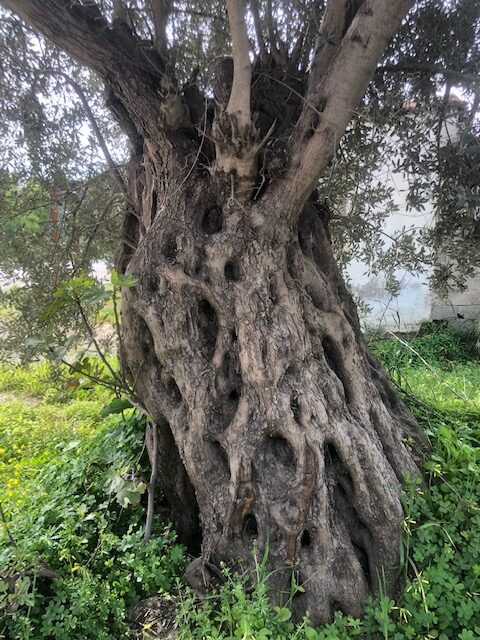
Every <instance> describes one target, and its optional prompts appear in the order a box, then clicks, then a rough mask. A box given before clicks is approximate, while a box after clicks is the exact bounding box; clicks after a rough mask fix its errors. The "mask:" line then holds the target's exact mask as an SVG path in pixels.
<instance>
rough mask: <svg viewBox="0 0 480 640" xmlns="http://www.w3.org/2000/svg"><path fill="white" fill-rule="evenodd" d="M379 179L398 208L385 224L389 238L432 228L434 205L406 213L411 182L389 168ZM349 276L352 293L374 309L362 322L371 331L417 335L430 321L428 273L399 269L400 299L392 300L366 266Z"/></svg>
mask: <svg viewBox="0 0 480 640" xmlns="http://www.w3.org/2000/svg"><path fill="white" fill-rule="evenodd" d="M377 177H378V179H380V180H382V181H384V182H386V183H387V184H388V186H391V187H393V190H394V201H395V204H396V205H397V206H398V211H396V212H394V213H392V215H391V216H389V217H388V218H387V219H386V221H385V225H384V231H385V233H386V234H387V235H388V236H392V237H395V235H396V234H398V233H399V232H402V231H403V230H404V229H408V228H410V227H425V226H427V225H430V224H432V220H433V211H432V207H431V205H428V204H427V205H426V207H425V210H424V211H407V208H406V195H407V193H408V179H407V177H406V176H405V175H404V174H403V173H397V172H395V171H393V170H392V169H391V168H390V167H388V166H387V165H386V166H385V167H384V169H383V171H382V172H381V173H379V174H378V176H377ZM385 243H386V245H387V246H388V245H389V244H391V243H392V241H391V240H389V239H388V238H387V237H386V239H385ZM347 273H348V276H349V278H350V282H351V285H352V290H353V293H354V294H355V295H357V296H358V297H359V298H360V299H361V300H362V301H363V302H364V303H365V304H366V305H368V306H369V307H370V308H371V311H370V312H369V313H368V314H366V315H365V316H364V318H363V320H364V323H365V324H366V325H367V326H368V327H370V328H374V329H383V330H392V331H414V330H416V329H418V327H419V326H420V325H421V323H422V322H424V321H425V320H429V319H430V317H431V310H432V297H431V294H430V290H429V287H428V273H427V274H420V275H412V274H410V273H408V272H407V271H405V270H404V269H397V270H396V272H395V275H396V278H397V280H398V281H399V282H400V286H401V289H400V294H399V295H398V296H397V297H392V296H391V295H390V294H389V293H388V292H387V290H386V287H385V279H384V278H383V276H379V275H369V274H368V271H367V265H365V264H363V263H361V262H359V261H357V260H354V261H352V262H351V263H350V264H349V266H348V269H347Z"/></svg>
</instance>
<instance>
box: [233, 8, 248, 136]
mask: <svg viewBox="0 0 480 640" xmlns="http://www.w3.org/2000/svg"><path fill="white" fill-rule="evenodd" d="M227 11H228V21H229V24H230V34H231V36H232V57H233V85H232V91H231V93H230V99H229V101H228V105H227V113H228V114H229V115H234V116H235V117H236V119H237V123H238V125H239V126H240V127H247V126H248V125H250V124H251V113H250V86H251V77H252V69H251V64H250V56H249V51H250V43H249V41H248V36H247V26H246V24H245V14H244V8H243V0H227Z"/></svg>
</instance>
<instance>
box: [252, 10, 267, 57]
mask: <svg viewBox="0 0 480 640" xmlns="http://www.w3.org/2000/svg"><path fill="white" fill-rule="evenodd" d="M250 8H251V10H252V16H253V24H254V26H255V36H256V38H257V45H258V48H259V49H260V51H263V50H264V49H265V39H264V37H263V32H262V21H261V20H260V11H259V9H258V0H251V2H250Z"/></svg>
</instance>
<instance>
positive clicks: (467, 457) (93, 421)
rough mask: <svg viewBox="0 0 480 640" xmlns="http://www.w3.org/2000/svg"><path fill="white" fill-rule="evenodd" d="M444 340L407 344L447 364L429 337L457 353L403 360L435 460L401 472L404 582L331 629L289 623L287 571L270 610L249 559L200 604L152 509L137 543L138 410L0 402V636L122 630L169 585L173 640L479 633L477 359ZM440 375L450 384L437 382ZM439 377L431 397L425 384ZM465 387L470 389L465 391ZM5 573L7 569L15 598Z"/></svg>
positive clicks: (76, 635)
mask: <svg viewBox="0 0 480 640" xmlns="http://www.w3.org/2000/svg"><path fill="white" fill-rule="evenodd" d="M440 334H441V332H440V331H439V332H438V333H435V334H434V336H433V337H428V336H424V337H423V338H424V341H423V346H422V344H421V343H419V342H418V340H420V338H418V339H417V343H416V347H415V350H416V351H418V352H419V353H421V355H422V356H423V357H425V358H427V356H428V357H429V358H430V360H431V361H432V362H434V363H436V364H438V363H440V362H441V363H442V366H443V367H444V368H445V367H446V366H447V363H446V361H445V360H444V357H445V355H444V354H445V352H443V355H440V357H438V356H437V354H436V352H435V350H434V349H433V348H432V346H431V342H432V341H435V342H436V343H437V344H439V345H446V346H448V345H450V346H448V348H449V349H453V348H454V349H455V350H456V351H455V353H457V354H458V356H459V360H460V362H457V363H450V364H449V366H448V368H449V371H447V372H445V371H443V372H442V371H441V369H438V371H435V373H432V372H431V371H430V370H428V369H426V368H425V367H424V366H422V365H418V364H415V365H413V364H412V363H409V362H407V363H406V364H404V365H403V366H402V365H399V366H398V370H399V371H400V372H401V376H400V379H401V381H402V383H403V391H402V393H404V396H405V400H406V401H407V402H408V403H409V405H410V407H411V409H412V411H413V412H414V414H415V415H416V417H417V419H418V420H419V422H420V424H421V425H422V427H423V429H424V431H425V432H426V434H427V435H428V437H429V439H430V441H431V443H432V453H431V455H430V457H429V459H428V460H427V461H426V462H425V474H426V476H425V481H424V483H423V484H420V483H419V482H418V481H417V480H415V481H414V480H412V479H406V484H405V496H404V508H405V521H404V537H403V543H402V547H401V550H400V555H399V571H401V572H402V574H403V576H404V585H405V586H404V589H403V591H402V592H401V593H400V594H398V596H397V597H396V598H395V599H392V598H389V597H387V596H386V595H384V594H382V593H380V594H379V596H377V597H376V598H375V599H372V600H370V601H369V602H368V603H367V605H366V608H365V616H364V618H363V619H361V620H360V619H354V618H352V617H349V616H345V615H344V614H342V613H341V612H337V613H336V614H335V619H334V621H333V622H332V623H331V624H328V625H324V626H322V627H319V628H314V627H313V626H312V625H311V623H310V621H309V620H308V618H306V619H304V620H302V621H300V622H299V623H294V622H293V621H292V618H291V612H290V608H289V605H290V603H291V599H292V597H293V596H294V595H295V594H297V593H301V591H302V586H301V585H299V584H297V582H296V580H295V575H294V573H293V575H292V584H291V592H290V594H289V596H288V595H287V597H286V600H287V602H286V604H285V606H278V605H275V604H273V603H272V602H271V601H270V600H269V598H268V593H267V591H268V589H267V581H268V575H267V573H266V567H265V562H264V561H262V560H260V561H259V562H258V563H257V565H256V566H257V574H256V576H254V578H255V579H254V580H253V581H252V580H251V579H247V576H246V575H238V574H234V573H232V572H231V571H230V570H229V569H228V568H225V575H226V582H225V584H223V585H222V586H221V587H220V588H219V590H218V592H216V593H213V594H211V595H209V596H207V598H206V599H205V601H204V602H203V603H201V604H199V603H198V601H196V600H195V599H194V598H193V596H192V594H190V593H189V592H188V590H186V589H185V587H184V586H183V584H182V583H181V579H180V576H181V574H182V572H183V566H184V563H185V553H184V550H183V549H182V548H181V547H180V546H178V545H176V544H175V540H174V534H173V532H172V531H171V529H170V528H169V527H165V525H163V524H162V523H161V522H160V521H159V520H158V518H157V517H156V518H155V524H154V535H153V537H152V539H151V541H150V542H148V543H147V544H145V543H144V542H143V532H144V528H143V520H144V516H145V512H144V508H143V506H142V504H141V503H142V500H143V499H144V498H143V495H144V494H143V492H144V490H145V480H144V478H145V477H146V473H147V469H146V468H144V465H146V463H147V461H146V459H145V454H144V453H143V454H142V448H143V430H144V423H143V419H142V418H140V417H139V416H136V415H134V416H133V417H130V418H124V417H123V416H122V414H111V415H109V416H108V417H106V418H103V419H102V418H101V416H100V409H101V407H102V406H103V405H104V404H105V402H104V397H103V395H102V396H101V397H100V396H99V397H95V392H94V391H91V392H90V394H91V396H90V398H89V399H88V400H87V399H82V400H75V399H74V400H70V401H67V402H64V403H62V404H58V403H57V404H55V403H53V402H52V400H50V404H39V403H38V398H37V399H35V398H33V400H34V401H35V402H36V406H28V405H26V406H25V405H23V406H22V405H21V404H20V403H18V402H17V403H15V402H7V403H5V407H2V408H1V409H0V437H1V436H2V435H3V436H5V434H7V433H8V434H10V437H9V438H4V440H5V441H6V446H4V445H2V446H4V451H3V453H2V455H1V456H0V463H1V464H3V467H2V469H3V471H2V474H3V475H2V478H1V480H2V481H3V485H4V486H5V487H6V489H5V490H4V491H3V492H2V495H1V496H0V500H1V502H2V506H3V508H4V510H5V513H6V517H7V524H8V532H10V534H11V535H12V536H13V538H14V540H15V542H16V546H13V545H12V544H11V543H10V541H9V539H8V532H7V530H6V529H5V527H3V529H2V530H1V533H0V566H1V567H2V569H1V577H0V612H3V613H0V619H1V618H2V615H3V618H4V621H3V622H2V623H0V637H2V636H1V632H2V624H3V634H4V637H5V638H6V639H7V640H11V639H14V638H15V639H22V640H23V639H25V640H49V639H50V638H52V639H55V640H57V639H58V640H67V638H68V639H70V638H72V639H73V640H76V639H78V640H80V639H82V640H83V639H84V638H85V639H90V638H91V639H93V638H102V639H104V640H114V639H115V640H117V639H121V638H125V639H126V638H128V627H127V624H126V615H127V612H128V610H129V608H131V607H132V606H135V604H137V603H138V601H139V600H140V599H143V598H144V597H147V596H149V595H153V594H156V593H159V592H160V593H161V592H166V591H170V592H172V591H175V592H177V593H179V594H180V604H179V608H178V622H179V628H180V634H181V638H182V640H210V639H211V640H219V639H220V638H222V639H231V640H237V639H238V640H267V639H268V640H350V639H352V638H358V639H361V640H433V639H438V640H457V639H458V640H473V639H474V638H477V637H479V636H480V508H479V504H480V457H479V454H480V404H479V401H478V387H477V391H476V393H477V395H476V394H475V393H474V391H473V385H474V381H475V380H478V377H479V369H480V367H479V365H478V363H477V361H476V360H470V361H467V357H466V356H465V352H464V351H462V349H463V347H461V344H462V343H461V342H460V347H459V346H458V344H457V343H456V342H455V336H453V335H452V334H450V332H447V335H444V336H442V335H440ZM427 338H428V339H427ZM397 345H398V343H397V341H395V340H393V339H392V341H391V342H390V344H387V342H386V341H384V340H382V342H381V349H380V355H382V350H383V353H384V354H385V353H386V354H387V356H386V359H387V363H388V358H389V357H390V354H391V351H389V350H391V349H394V348H397ZM452 345H453V346H452ZM378 352H379V350H377V353H378ZM459 371H462V372H463V373H462V376H463V377H462V376H460V375H459ZM10 372H11V375H10V376H9V375H8V370H7V369H6V368H3V369H0V392H2V391H3V392H4V393H5V390H6V389H8V390H9V391H8V393H11V392H16V393H19V394H25V399H27V400H28V398H29V397H32V396H31V394H37V395H40V394H41V393H42V392H45V391H48V395H49V396H50V398H52V397H55V395H54V394H55V389H57V392H58V385H59V384H60V383H61V385H63V383H64V380H63V377H62V376H60V378H55V377H52V369H51V365H48V364H41V365H37V366H36V367H30V368H28V369H22V368H14V369H10ZM34 373H36V374H37V376H36V377H35V376H34ZM429 376H431V377H429ZM447 376H448V380H449V386H448V387H447V386H445V385H443V386H442V381H444V379H445V377H447ZM434 380H437V386H436V388H435V389H434V392H435V393H433V392H431V391H429V388H430V387H432V386H434ZM465 381H471V382H472V392H471V393H470V391H469V388H467V387H466V384H465ZM81 393H82V392H81ZM101 393H102V394H103V393H104V392H103V391H102V392H101ZM429 393H430V395H428V394H429ZM28 394H30V396H29V395H28ZM455 394H457V395H461V394H464V395H465V394H466V399H464V400H460V399H459V398H458V397H457V395H455ZM432 398H434V399H435V403H433V402H432ZM426 400H429V401H428V402H426ZM59 424H61V429H58V425H59ZM55 427H56V428H55ZM2 442H3V441H2ZM34 474H35V477H34ZM13 477H15V478H17V479H18V483H17V484H15V485H12V484H11V478H13ZM9 483H10V484H9ZM43 566H47V567H48V568H49V569H51V570H52V571H55V574H56V577H55V578H54V579H53V580H52V579H51V578H46V577H45V576H44V575H42V570H41V569H42V567H43ZM5 576H7V577H8V576H9V577H10V578H11V577H12V576H16V577H15V588H14V590H13V592H12V588H11V585H7V582H6V579H5ZM2 578H3V579H2Z"/></svg>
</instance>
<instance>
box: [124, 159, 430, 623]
mask: <svg viewBox="0 0 480 640" xmlns="http://www.w3.org/2000/svg"><path fill="white" fill-rule="evenodd" d="M141 164H142V166H147V167H149V170H151V171H152V172H153V180H154V182H155V184H156V185H157V198H158V200H157V208H156V215H155V217H153V218H151V219H150V223H149V224H148V226H147V225H145V228H144V229H143V231H141V232H140V233H141V237H140V240H139V246H138V248H137V250H136V251H135V253H134V254H133V255H132V256H131V257H130V258H129V260H128V266H127V272H128V273H131V274H132V275H133V276H134V277H135V278H136V280H137V285H136V286H135V287H133V288H129V289H126V290H125V291H124V292H123V300H122V313H123V339H122V344H123V349H124V351H123V356H122V359H123V362H124V366H125V369H126V371H127V373H128V374H129V375H130V377H131V380H132V381H135V388H136V391H137V394H138V395H139V396H140V397H141V398H142V401H143V402H144V403H145V406H146V408H147V410H148V412H149V414H150V415H152V416H153V417H154V419H155V420H156V421H157V422H158V423H159V424H162V425H163V428H161V429H159V433H164V434H166V436H167V438H168V439H170V444H169V447H168V448H169V449H170V451H173V450H176V451H178V460H180V461H181V465H178V463H176V464H175V468H177V467H180V468H181V467H183V469H184V471H185V476H182V475H180V476H179V477H180V478H181V480H180V482H179V483H178V486H180V487H182V486H185V487H188V486H191V487H193V488H194V492H195V498H196V499H195V501H192V503H194V504H195V505H197V504H198V509H199V514H200V523H201V529H202V548H203V554H204V558H205V559H206V560H210V561H212V562H213V563H214V564H218V563H219V562H220V561H221V560H226V561H228V562H233V563H235V562H236V561H238V559H241V562H242V563H244V565H246V566H249V564H250V562H251V561H252V553H253V548H254V544H255V545H257V546H258V547H259V552H260V553H262V552H263V550H264V549H265V548H266V547H267V546H268V549H269V568H270V569H271V570H272V571H273V574H272V578H271V589H272V594H273V596H274V597H275V598H276V599H277V600H278V601H282V592H285V591H288V585H289V580H290V576H291V571H292V570H293V569H294V568H295V570H296V571H297V572H298V573H299V575H298V579H299V580H300V581H301V582H302V583H304V585H305V593H303V594H301V595H299V596H298V597H297V598H295V599H294V602H293V606H294V609H295V610H296V612H297V614H298V615H301V614H302V613H304V612H305V611H306V610H309V611H310V613H311V616H312V620H313V621H314V622H320V621H325V620H329V619H331V617H332V615H333V612H334V610H337V609H341V610H343V611H345V612H346V613H349V614H352V615H360V614H361V612H362V606H363V602H364V601H365V599H366V597H367V596H368V595H369V594H371V593H374V592H375V591H376V590H377V589H378V588H379V576H382V575H384V582H385V586H386V589H387V592H389V593H392V592H394V590H395V588H396V585H397V575H398V574H397V572H396V570H395V567H396V566H397V565H398V551H399V542H400V536H401V531H402V528H401V523H402V520H403V511H402V506H401V501H400V495H401V482H402V479H403V476H404V474H407V473H408V474H417V473H418V468H417V465H416V459H417V455H418V451H419V447H420V446H423V445H424V444H425V440H424V438H423V437H422V435H421V434H420V432H419V430H418V427H417V426H416V424H415V422H414V420H413V418H412V417H411V415H410V414H409V412H408V410H407V409H406V408H405V407H404V406H403V404H402V403H401V401H400V400H399V399H398V398H397V396H396V394H395V392H394V390H393V389H392V387H391V385H390V383H389V382H388V381H387V378H386V377H385V374H384V373H383V371H382V369H381V367H380V365H379V364H378V362H376V361H375V359H374V358H373V356H372V355H371V354H370V353H369V351H368V349H367V347H366V345H365V343H364V341H363V338H362V336H361V333H360V327H359V323H358V318H357V316H356V312H355V308H354V305H353V302H352V300H351V298H350V296H349V295H348V293H347V291H346V289H345V286H344V285H343V282H342V280H341V277H340V275H339V273H338V270H337V267H336V265H335V261H334V258H333V255H332V252H331V248H330V241H329V236H328V227H327V216H326V213H325V211H324V209H323V208H322V207H321V206H319V205H318V204H317V203H315V202H314V201H313V200H311V201H309V202H308V203H307V205H306V206H305V207H304V209H303V211H302V212H301V214H300V215H299V218H298V223H297V225H296V227H295V228H294V229H292V228H291V227H289V228H288V229H290V231H289V230H288V229H285V230H284V233H281V234H277V236H276V238H277V240H276V241H275V242H273V243H272V233H271V229H270V224H269V222H268V221H269V219H271V215H272V214H273V211H278V210H279V209H281V207H282V201H281V200H280V199H273V198H270V199H269V200H268V203H267V201H266V200H265V201H263V200H262V201H260V202H258V203H243V204H239V203H238V202H237V201H235V200H233V199H232V198H231V196H230V193H231V192H230V181H229V179H228V177H222V176H221V175H220V176H219V175H213V176H211V175H210V174H202V173H201V171H199V170H197V171H195V172H194V173H191V174H190V175H188V176H185V175H183V176H178V177H177V181H176V183H175V184H176V185H177V186H176V187H175V185H174V184H172V183H171V184H169V186H168V189H165V188H164V187H162V184H163V182H162V180H161V174H156V173H155V172H156V170H158V167H159V162H158V158H156V157H155V155H151V152H149V155H148V156H146V157H145V158H144V161H143V163H141ZM143 183H145V179H143ZM171 211H174V212H175V217H174V219H172V217H171V216H170V215H169V212H171ZM278 238H282V241H279V240H278ZM159 437H160V436H159ZM167 472H168V469H167ZM162 475H163V473H160V476H162ZM182 478H183V479H182ZM187 478H188V482H187ZM190 483H191V484H190ZM172 506H173V508H174V512H175V513H177V515H178V517H179V518H181V517H182V513H183V511H184V508H185V502H184V503H182V504H181V505H180V504H176V502H175V500H174V501H173V503H172ZM192 513H193V512H192ZM192 517H194V516H192ZM192 521H193V520H192Z"/></svg>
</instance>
